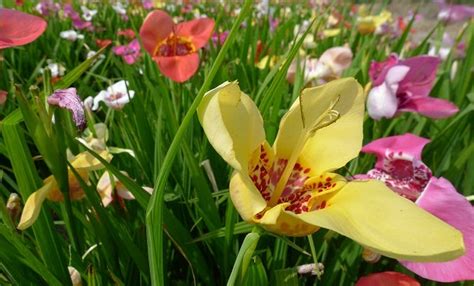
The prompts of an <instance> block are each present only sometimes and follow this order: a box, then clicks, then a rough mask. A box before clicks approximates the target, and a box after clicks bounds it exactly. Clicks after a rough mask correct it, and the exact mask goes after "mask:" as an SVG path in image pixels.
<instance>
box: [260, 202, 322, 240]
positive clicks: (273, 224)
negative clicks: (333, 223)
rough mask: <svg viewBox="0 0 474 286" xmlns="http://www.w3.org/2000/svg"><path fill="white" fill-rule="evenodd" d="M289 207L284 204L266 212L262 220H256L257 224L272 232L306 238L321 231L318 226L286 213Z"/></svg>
mask: <svg viewBox="0 0 474 286" xmlns="http://www.w3.org/2000/svg"><path fill="white" fill-rule="evenodd" d="M288 205H289V203H282V204H278V205H276V206H274V207H273V208H271V209H269V210H268V211H266V212H265V214H264V215H263V217H262V218H261V219H255V222H256V223H258V224H260V225H261V226H262V227H263V228H265V229H266V230H268V231H270V232H273V233H278V234H281V235H287V236H306V235H309V234H311V233H314V232H316V231H317V230H318V229H319V227H318V226H316V225H314V224H311V223H307V222H305V221H303V220H301V219H299V218H298V217H297V216H295V215H292V214H291V213H290V212H287V211H285V208H286V207H287V206H288Z"/></svg>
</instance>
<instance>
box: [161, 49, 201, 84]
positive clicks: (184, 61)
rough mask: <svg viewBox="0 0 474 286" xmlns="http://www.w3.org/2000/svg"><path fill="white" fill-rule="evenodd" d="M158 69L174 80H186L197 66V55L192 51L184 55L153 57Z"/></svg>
mask: <svg viewBox="0 0 474 286" xmlns="http://www.w3.org/2000/svg"><path fill="white" fill-rule="evenodd" d="M154 60H155V61H156V63H157V64H158V67H159V68H160V71H161V72H162V73H163V74H164V75H165V76H166V77H168V78H170V79H171V80H173V81H176V82H184V81H187V80H188V79H189V78H190V77H192V76H193V75H194V74H195V73H196V71H197V70H198V68H199V56H198V54H197V53H192V54H189V55H184V56H174V57H155V58H154Z"/></svg>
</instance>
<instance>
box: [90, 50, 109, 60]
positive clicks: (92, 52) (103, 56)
mask: <svg viewBox="0 0 474 286" xmlns="http://www.w3.org/2000/svg"><path fill="white" fill-rule="evenodd" d="M95 54H97V52H96V51H92V50H90V51H89V52H87V56H86V57H87V59H90V58H92V57H93V56H95ZM98 59H99V60H101V59H105V55H103V54H102V55H99V57H98Z"/></svg>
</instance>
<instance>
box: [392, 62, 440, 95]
mask: <svg viewBox="0 0 474 286" xmlns="http://www.w3.org/2000/svg"><path fill="white" fill-rule="evenodd" d="M440 61H441V60H440V59H439V58H438V57H432V56H418V57H413V58H409V59H406V60H402V61H400V64H401V65H405V66H408V67H409V68H410V71H409V72H408V74H407V75H406V77H405V78H404V79H403V80H402V81H401V82H400V87H399V89H398V93H408V94H409V95H410V96H428V95H429V94H430V91H431V88H432V87H433V84H434V80H435V79H436V71H437V70H438V65H439V63H440Z"/></svg>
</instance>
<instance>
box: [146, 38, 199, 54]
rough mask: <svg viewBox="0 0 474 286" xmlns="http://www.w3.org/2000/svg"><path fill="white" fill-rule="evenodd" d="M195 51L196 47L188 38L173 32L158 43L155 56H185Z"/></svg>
mask: <svg viewBox="0 0 474 286" xmlns="http://www.w3.org/2000/svg"><path fill="white" fill-rule="evenodd" d="M194 52H196V47H195V46H194V44H193V43H192V42H191V41H190V40H189V39H188V38H186V37H182V36H177V35H175V34H171V35H169V36H168V37H167V38H166V39H164V40H163V41H161V42H160V43H158V45H157V46H156V48H155V52H154V53H153V56H160V57H174V56H185V55H189V54H192V53H194Z"/></svg>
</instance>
